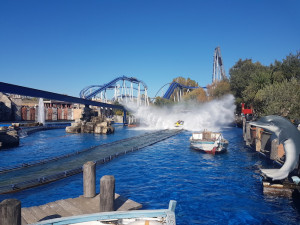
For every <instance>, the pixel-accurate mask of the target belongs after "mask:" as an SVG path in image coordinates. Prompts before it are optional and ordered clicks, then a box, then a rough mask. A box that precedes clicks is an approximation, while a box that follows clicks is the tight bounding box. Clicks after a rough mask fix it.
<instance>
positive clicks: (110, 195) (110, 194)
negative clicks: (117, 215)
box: [100, 175, 115, 212]
mask: <svg viewBox="0 0 300 225" xmlns="http://www.w3.org/2000/svg"><path fill="white" fill-rule="evenodd" d="M114 200H115V177H114V176H111V175H106V176H103V177H102V178H101V179H100V212H109V211H114Z"/></svg>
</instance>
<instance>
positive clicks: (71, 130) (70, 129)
mask: <svg viewBox="0 0 300 225" xmlns="http://www.w3.org/2000/svg"><path fill="white" fill-rule="evenodd" d="M66 132H67V133H75V134H77V133H81V127H72V126H69V127H66Z"/></svg>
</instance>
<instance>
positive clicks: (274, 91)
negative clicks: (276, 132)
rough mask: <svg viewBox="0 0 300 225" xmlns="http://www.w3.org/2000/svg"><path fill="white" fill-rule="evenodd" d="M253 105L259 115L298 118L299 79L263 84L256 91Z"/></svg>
mask: <svg viewBox="0 0 300 225" xmlns="http://www.w3.org/2000/svg"><path fill="white" fill-rule="evenodd" d="M261 106H263V107H261ZM254 107H255V108H256V113H257V114H258V115H260V116H265V115H279V116H284V117H287V118H289V119H299V118H300V81H297V79H296V78H292V79H291V80H290V81H288V80H285V81H283V82H276V83H274V84H269V85H267V86H265V87H264V88H263V89H261V90H259V91H258V92H257V94H256V96H255V99H254Z"/></svg>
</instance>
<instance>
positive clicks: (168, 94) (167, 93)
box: [163, 82, 206, 99]
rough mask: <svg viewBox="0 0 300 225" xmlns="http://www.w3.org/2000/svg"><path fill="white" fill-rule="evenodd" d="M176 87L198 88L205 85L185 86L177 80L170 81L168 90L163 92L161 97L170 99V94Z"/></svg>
mask: <svg viewBox="0 0 300 225" xmlns="http://www.w3.org/2000/svg"><path fill="white" fill-rule="evenodd" d="M176 88H180V89H184V88H185V89H198V88H206V87H193V86H186V85H183V84H180V83H177V82H172V83H171V84H170V86H169V88H168V90H167V91H166V93H165V94H164V96H163V98H166V99H170V97H171V95H172V94H173V92H174V91H175V89H176Z"/></svg>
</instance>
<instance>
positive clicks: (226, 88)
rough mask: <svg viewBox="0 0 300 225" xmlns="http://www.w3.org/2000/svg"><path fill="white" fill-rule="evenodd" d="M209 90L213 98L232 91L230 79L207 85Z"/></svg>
mask: <svg viewBox="0 0 300 225" xmlns="http://www.w3.org/2000/svg"><path fill="white" fill-rule="evenodd" d="M207 92H208V95H209V97H210V98H211V99H215V98H219V97H222V96H224V95H226V94H229V93H231V90H230V83H229V80H227V79H226V80H221V81H215V82H214V83H212V84H211V85H207Z"/></svg>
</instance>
